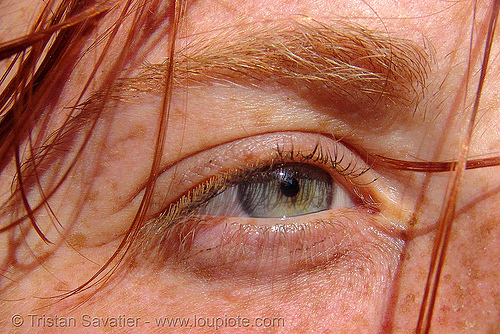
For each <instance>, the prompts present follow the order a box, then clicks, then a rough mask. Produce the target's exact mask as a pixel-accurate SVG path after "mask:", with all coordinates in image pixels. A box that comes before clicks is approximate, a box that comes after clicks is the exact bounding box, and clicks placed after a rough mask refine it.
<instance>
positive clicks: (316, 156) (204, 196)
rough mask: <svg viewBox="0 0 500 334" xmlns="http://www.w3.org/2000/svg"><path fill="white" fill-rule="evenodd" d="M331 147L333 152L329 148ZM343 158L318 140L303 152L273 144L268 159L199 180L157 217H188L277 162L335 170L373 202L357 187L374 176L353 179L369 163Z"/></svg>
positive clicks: (166, 220)
mask: <svg viewBox="0 0 500 334" xmlns="http://www.w3.org/2000/svg"><path fill="white" fill-rule="evenodd" d="M332 151H333V152H332ZM344 159H345V155H344V154H339V152H338V150H337V149H336V147H333V148H332V149H325V148H324V147H323V146H322V145H321V144H319V143H318V144H316V146H315V147H314V148H313V150H312V151H310V152H308V153H305V152H303V151H301V150H295V149H294V146H293V145H292V146H291V148H289V149H286V148H285V145H282V146H280V144H277V145H276V153H275V155H274V156H273V157H271V158H270V159H264V160H261V161H258V162H257V163H256V164H253V165H250V166H248V165H247V166H241V167H237V168H235V169H232V170H229V171H227V172H224V173H221V174H218V175H215V176H213V177H211V178H210V179H209V180H208V181H205V182H203V183H201V184H200V185H198V186H196V187H195V188H194V189H191V190H190V191H188V193H186V194H185V195H183V196H182V197H180V198H179V200H177V201H176V202H175V203H173V204H171V205H169V206H168V208H167V209H166V210H164V211H163V212H162V213H161V214H160V216H159V217H158V219H159V220H160V221H161V224H162V225H163V226H164V227H169V226H172V225H174V224H176V223H177V222H178V221H179V220H180V219H183V220H184V219H189V218H191V217H192V216H193V215H195V213H196V210H197V209H199V208H200V207H202V206H203V205H204V204H206V203H207V202H208V201H210V200H211V199H212V198H214V197H216V196H217V195H219V194H221V193H222V192H224V191H225V190H226V189H227V188H228V187H230V186H232V185H235V184H238V183H240V182H242V181H245V180H247V179H248V178H249V177H250V176H253V175H255V174H257V173H263V172H266V171H269V170H271V169H273V168H275V167H277V166H280V165H283V164H285V163H290V162H297V163H318V164H320V165H322V166H324V167H326V168H329V169H331V170H334V171H335V172H336V173H337V174H338V175H339V176H341V177H343V178H345V179H346V180H347V181H348V182H349V183H350V184H351V185H353V188H354V192H355V193H356V196H358V197H359V198H360V199H361V200H362V201H363V202H365V203H366V204H368V205H369V206H372V205H374V204H375V203H372V202H373V200H372V199H371V197H370V201H368V200H366V198H365V196H363V194H362V193H361V192H360V191H359V190H358V188H361V187H365V186H367V185H369V184H370V183H372V182H374V181H375V179H373V180H371V181H369V182H367V183H361V182H358V181H357V180H356V179H357V178H359V177H360V176H362V175H363V174H365V173H366V172H368V171H369V170H370V167H363V168H360V167H358V164H357V163H358V161H357V160H354V161H349V162H348V163H347V165H346V166H342V165H341V164H342V162H343V161H344Z"/></svg>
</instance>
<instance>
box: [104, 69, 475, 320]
mask: <svg viewBox="0 0 500 334" xmlns="http://www.w3.org/2000/svg"><path fill="white" fill-rule="evenodd" d="M159 75H161V73H160V74H159ZM217 80H220V79H217V78H216V81H217ZM200 83H204V82H200ZM157 279H160V278H158V277H157ZM118 281H119V280H117V282H118ZM170 286H174V285H170ZM326 288H327V286H326V285H325V289H326ZM109 292H110V293H111V292H113V289H110V290H109ZM145 292H146V291H145ZM317 292H318V293H321V292H323V293H324V290H322V289H318V290H317ZM213 295H214V296H217V293H214V294H213ZM414 296H415V295H414ZM290 297H291V298H292V297H296V296H295V295H294V294H293V293H291V296H290ZM168 298H173V297H172V296H168ZM165 299H166V298H165ZM414 300H415V298H414ZM416 301H417V302H418V301H419V297H418V295H417V298H416ZM471 305H473V304H472V303H471ZM316 307H317V310H318V311H319V312H318V313H321V311H322V305H316ZM215 311H218V310H215ZM277 311H278V312H277V315H280V312H279V309H277ZM357 317H359V315H358V316H357ZM304 320H307V319H305V317H304ZM359 320H360V321H363V320H364V321H366V319H363V318H361V317H359ZM303 325H304V326H307V323H306V322H305V321H304V324H303ZM367 325H369V323H367ZM304 328H307V327H304ZM311 330H312V329H311Z"/></svg>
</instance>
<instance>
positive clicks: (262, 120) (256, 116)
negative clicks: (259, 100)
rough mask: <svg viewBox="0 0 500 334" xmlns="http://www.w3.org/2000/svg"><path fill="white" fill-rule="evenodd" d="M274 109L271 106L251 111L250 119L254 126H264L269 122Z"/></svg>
mask: <svg viewBox="0 0 500 334" xmlns="http://www.w3.org/2000/svg"><path fill="white" fill-rule="evenodd" d="M274 112H275V110H274V108H273V107H272V106H269V107H262V108H259V109H256V110H255V111H254V112H253V113H252V120H253V122H254V124H255V125H256V126H266V125H269V124H270V123H271V118H272V116H273V114H274Z"/></svg>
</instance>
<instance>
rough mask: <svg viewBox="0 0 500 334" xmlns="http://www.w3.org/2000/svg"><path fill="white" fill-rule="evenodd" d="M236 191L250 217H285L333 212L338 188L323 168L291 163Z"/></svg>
mask: <svg viewBox="0 0 500 334" xmlns="http://www.w3.org/2000/svg"><path fill="white" fill-rule="evenodd" d="M236 188H237V199H238V201H239V203H240V205H241V207H242V209H243V211H244V212H245V213H246V214H247V215H248V216H249V217H255V218H282V217H294V216H301V215H306V214H309V213H314V212H319V211H324V210H328V209H330V208H331V206H332V199H333V196H334V191H335V188H336V187H335V186H334V182H333V180H332V177H331V176H330V175H329V174H328V173H327V172H325V171H324V170H323V169H321V168H318V167H315V166H313V165H308V164H297V163H290V164H285V165H283V166H279V167H276V168H273V169H271V170H269V171H265V172H260V173H257V174H255V175H253V176H251V177H250V178H249V179H248V180H246V181H245V182H244V183H240V184H237V185H236Z"/></svg>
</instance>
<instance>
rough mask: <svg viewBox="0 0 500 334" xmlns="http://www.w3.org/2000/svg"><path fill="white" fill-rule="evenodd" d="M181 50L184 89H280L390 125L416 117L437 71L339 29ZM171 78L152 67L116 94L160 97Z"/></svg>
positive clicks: (258, 29) (418, 58)
mask: <svg viewBox="0 0 500 334" xmlns="http://www.w3.org/2000/svg"><path fill="white" fill-rule="evenodd" d="M179 43H180V46H179V47H178V51H177V52H176V57H175V59H174V69H175V74H174V76H175V81H176V83H177V84H178V85H186V86H187V85H189V86H193V85H205V84H210V83H213V82H219V83H221V82H222V83H231V84H238V85H252V86H256V87H258V86H259V85H266V84H269V85H276V84H281V85H283V86H286V87H287V88H290V89H292V90H294V91H295V92H297V93H298V94H299V95H300V96H301V97H304V98H306V99H307V98H312V96H314V99H315V101H314V102H315V103H317V101H318V100H320V101H321V102H320V103H324V104H330V105H335V106H337V107H338V106H339V104H341V108H344V109H346V108H347V109H351V110H353V111H355V112H359V110H360V109H362V108H366V106H367V105H369V106H372V107H371V108H366V109H371V110H370V112H373V110H374V109H375V108H373V105H374V104H378V106H377V107H378V108H380V106H385V108H384V109H385V110H384V111H383V113H384V114H386V115H385V116H389V117H391V116H394V115H391V112H392V114H395V113H400V112H401V109H400V108H399V107H401V106H404V107H405V108H408V109H411V111H412V112H413V111H414V108H415V106H416V104H417V103H418V102H419V101H420V100H421V98H422V97H423V94H424V91H425V85H426V83H425V82H426V78H427V71H428V69H429V63H430V62H429V55H428V54H427V53H426V52H425V51H424V50H423V49H421V48H420V47H418V46H417V45H415V44H414V43H412V42H410V41H408V40H404V39H398V38H396V37H394V36H391V35H389V34H388V33H386V32H375V31H370V30H368V29H367V28H365V27H362V26H358V25H351V24H346V23H345V22H340V21H335V22H332V23H331V24H328V25H327V24H324V23H320V22H318V21H315V20H311V19H303V20H293V21H287V22H277V23H265V24H261V25H255V26H254V25H252V26H249V27H245V28H239V29H236V28H228V29H220V30H218V31H217V32H214V31H211V32H207V33H203V34H197V35H194V36H188V37H185V38H183V39H181V41H180V42H179ZM182 44H185V46H182ZM167 70H168V59H166V61H165V62H164V63H161V64H149V63H148V64H145V65H144V66H143V67H142V71H141V72H140V73H139V74H138V75H137V76H134V77H128V78H122V79H120V80H119V82H118V87H117V89H118V90H122V91H123V90H128V89H131V90H144V91H159V92H161V91H162V89H163V87H164V84H165V76H166V73H167ZM382 102H383V103H382ZM395 106H397V107H398V108H396V107H395ZM412 112H410V113H409V114H410V115H411V114H412Z"/></svg>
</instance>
